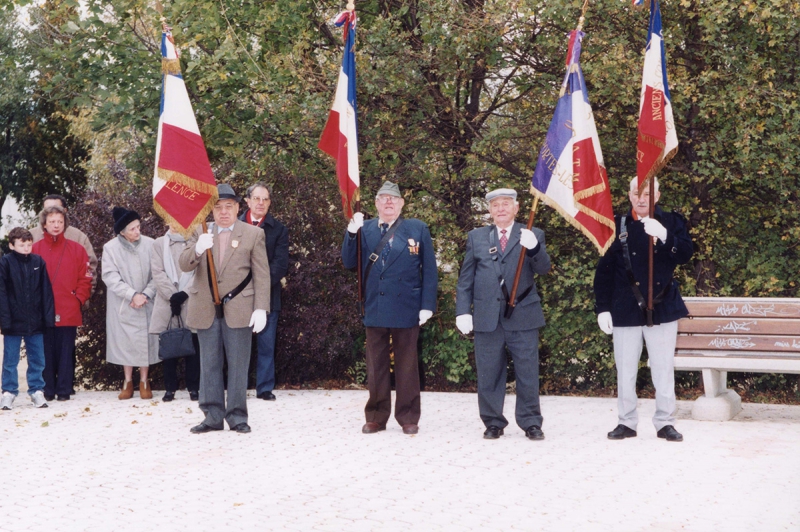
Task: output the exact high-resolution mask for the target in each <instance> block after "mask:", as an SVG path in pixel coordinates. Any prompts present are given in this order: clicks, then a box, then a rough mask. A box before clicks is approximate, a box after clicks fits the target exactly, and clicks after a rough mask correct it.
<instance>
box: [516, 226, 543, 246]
mask: <svg viewBox="0 0 800 532" xmlns="http://www.w3.org/2000/svg"><path fill="white" fill-rule="evenodd" d="M519 244H520V245H521V246H522V247H524V248H525V249H533V248H535V247H536V246H538V245H539V239H538V238H536V235H534V234H533V231H531V230H530V229H525V228H524V227H523V228H521V229H520V230H519Z"/></svg>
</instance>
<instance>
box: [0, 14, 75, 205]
mask: <svg viewBox="0 0 800 532" xmlns="http://www.w3.org/2000/svg"><path fill="white" fill-rule="evenodd" d="M26 44H27V43H26V41H25V40H24V38H23V36H22V32H21V28H20V27H19V24H18V23H17V21H16V19H15V13H13V12H9V11H3V12H0V79H2V80H3V82H2V85H0V209H2V206H3V204H4V203H5V201H6V199H7V198H8V197H9V196H13V197H14V198H15V199H16V200H17V202H18V203H20V204H22V205H23V206H24V207H26V208H29V209H35V208H37V207H38V206H39V205H40V204H41V200H42V198H43V197H44V196H45V195H47V194H48V193H53V192H56V191H57V192H59V193H61V194H64V195H65V196H67V197H68V198H70V199H73V200H74V199H76V198H77V197H78V196H79V195H80V194H81V191H82V188H83V185H84V184H85V183H86V172H85V171H84V169H83V168H82V167H81V164H82V163H83V162H84V161H85V160H86V158H87V156H88V151H87V150H86V148H85V147H84V145H83V144H82V143H81V142H80V141H79V140H78V139H76V138H75V137H74V136H73V135H72V134H71V133H70V130H69V123H68V121H67V120H66V117H65V116H64V115H63V114H62V112H61V110H59V109H58V107H57V106H56V105H55V104H54V102H52V101H50V100H48V99H46V98H44V97H43V94H42V91H41V89H40V79H37V75H38V73H37V71H36V67H35V65H34V64H33V58H32V57H31V55H30V52H31V50H30V48H29V47H28V46H26Z"/></svg>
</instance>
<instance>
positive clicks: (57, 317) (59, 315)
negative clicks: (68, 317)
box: [56, 314, 61, 323]
mask: <svg viewBox="0 0 800 532" xmlns="http://www.w3.org/2000/svg"><path fill="white" fill-rule="evenodd" d="M60 321H61V314H56V323H59V322H60Z"/></svg>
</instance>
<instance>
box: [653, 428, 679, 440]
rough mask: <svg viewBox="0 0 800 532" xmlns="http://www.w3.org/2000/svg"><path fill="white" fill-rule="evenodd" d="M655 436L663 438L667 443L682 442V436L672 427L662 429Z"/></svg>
mask: <svg viewBox="0 0 800 532" xmlns="http://www.w3.org/2000/svg"><path fill="white" fill-rule="evenodd" d="M656 436H658V437H659V438H664V439H666V440H667V441H683V434H681V433H680V432H678V431H677V430H675V427H673V426H672V425H667V426H666V427H662V428H661V430H659V431H658V432H657V433H656Z"/></svg>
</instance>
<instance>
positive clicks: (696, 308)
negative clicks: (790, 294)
mask: <svg viewBox="0 0 800 532" xmlns="http://www.w3.org/2000/svg"><path fill="white" fill-rule="evenodd" d="M684 301H685V302H686V307H687V308H688V309H689V314H690V315H691V316H694V317H703V316H716V317H727V318H734V317H735V318H747V319H753V318H800V299H790V298H772V299H767V298H764V299H762V298H750V299H748V298H685V299H684Z"/></svg>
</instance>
